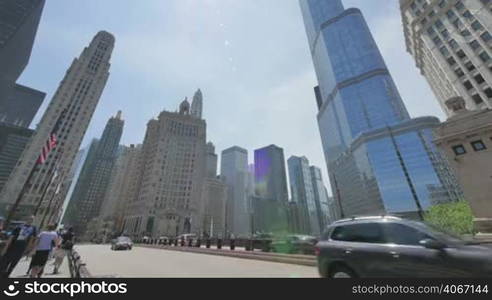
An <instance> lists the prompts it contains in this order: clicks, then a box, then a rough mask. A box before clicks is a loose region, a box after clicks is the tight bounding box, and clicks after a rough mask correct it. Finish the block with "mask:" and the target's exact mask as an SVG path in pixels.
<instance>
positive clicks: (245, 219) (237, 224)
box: [220, 146, 251, 236]
mask: <svg viewBox="0 0 492 300" xmlns="http://www.w3.org/2000/svg"><path fill="white" fill-rule="evenodd" d="M220 174H221V176H222V177H223V178H224V182H225V184H226V185H227V220H226V231H227V232H228V233H232V234H234V235H236V236H244V235H249V234H250V233H251V224H250V222H251V212H250V205H249V201H250V196H251V189H250V185H249V183H250V172H249V168H248V151H247V150H246V149H243V148H241V147H237V146H234V147H231V148H228V149H226V150H224V151H222V156H221V165H220Z"/></svg>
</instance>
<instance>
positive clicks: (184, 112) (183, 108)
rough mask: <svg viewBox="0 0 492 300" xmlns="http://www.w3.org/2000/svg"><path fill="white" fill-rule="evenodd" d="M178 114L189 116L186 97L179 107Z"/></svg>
mask: <svg viewBox="0 0 492 300" xmlns="http://www.w3.org/2000/svg"><path fill="white" fill-rule="evenodd" d="M179 113H180V114H182V115H189V114H190V102H188V97H186V98H185V99H184V100H183V102H181V104H180V105H179Z"/></svg>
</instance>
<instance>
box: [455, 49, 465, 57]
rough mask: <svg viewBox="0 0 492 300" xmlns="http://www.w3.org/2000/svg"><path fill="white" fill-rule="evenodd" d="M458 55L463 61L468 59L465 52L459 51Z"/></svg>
mask: <svg viewBox="0 0 492 300" xmlns="http://www.w3.org/2000/svg"><path fill="white" fill-rule="evenodd" d="M456 55H457V56H458V57H459V58H461V59H463V58H465V57H466V54H465V52H464V51H463V50H459V51H458V52H456Z"/></svg>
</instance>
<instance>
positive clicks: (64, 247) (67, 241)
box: [53, 227, 74, 274]
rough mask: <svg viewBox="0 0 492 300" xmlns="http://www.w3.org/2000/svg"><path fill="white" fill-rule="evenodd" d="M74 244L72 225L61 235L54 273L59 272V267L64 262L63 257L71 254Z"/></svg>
mask: <svg viewBox="0 0 492 300" xmlns="http://www.w3.org/2000/svg"><path fill="white" fill-rule="evenodd" d="M73 244H74V234H73V228H72V227H70V228H68V230H67V231H66V232H64V233H63V234H62V235H61V243H60V245H59V246H58V249H57V251H56V253H55V262H54V269H53V274H58V269H59V268H60V266H61V264H62V263H63V259H64V258H65V256H66V255H70V252H71V251H72V249H73Z"/></svg>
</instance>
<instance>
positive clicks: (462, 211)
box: [424, 201, 474, 235]
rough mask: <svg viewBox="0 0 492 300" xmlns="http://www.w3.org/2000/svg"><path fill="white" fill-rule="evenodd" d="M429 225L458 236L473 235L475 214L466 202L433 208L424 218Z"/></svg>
mask: <svg viewBox="0 0 492 300" xmlns="http://www.w3.org/2000/svg"><path fill="white" fill-rule="evenodd" d="M424 219H425V221H426V222H427V223H430V224H433V225H435V226H437V227H438V228H440V229H442V230H443V231H447V232H450V233H454V234H457V235H465V234H473V233H474V229H473V214H472V211H471V208H470V205H469V204H468V203H467V202H466V201H460V202H453V203H446V204H439V205H435V206H432V207H431V208H430V209H429V210H428V211H427V213H426V214H425V217H424Z"/></svg>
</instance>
